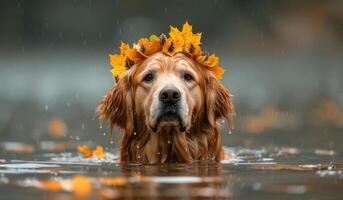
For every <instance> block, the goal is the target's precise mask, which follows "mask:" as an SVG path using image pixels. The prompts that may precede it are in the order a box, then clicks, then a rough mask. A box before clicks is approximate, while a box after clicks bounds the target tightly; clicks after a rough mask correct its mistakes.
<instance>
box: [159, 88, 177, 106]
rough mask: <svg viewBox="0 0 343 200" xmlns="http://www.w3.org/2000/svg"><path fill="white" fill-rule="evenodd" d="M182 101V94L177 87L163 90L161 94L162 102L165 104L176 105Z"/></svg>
mask: <svg viewBox="0 0 343 200" xmlns="http://www.w3.org/2000/svg"><path fill="white" fill-rule="evenodd" d="M180 99H181V93H180V91H179V90H178V89H177V88H175V87H168V88H163V89H162V90H161V92H160V101H162V102H164V103H176V102H178V101H179V100H180Z"/></svg>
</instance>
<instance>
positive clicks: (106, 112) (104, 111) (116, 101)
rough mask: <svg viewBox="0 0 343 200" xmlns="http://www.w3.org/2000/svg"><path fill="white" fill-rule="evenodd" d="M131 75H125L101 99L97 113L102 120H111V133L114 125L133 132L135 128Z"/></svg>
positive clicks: (126, 131)
mask: <svg viewBox="0 0 343 200" xmlns="http://www.w3.org/2000/svg"><path fill="white" fill-rule="evenodd" d="M130 85H131V84H130V80H129V76H128V75H125V76H124V77H122V78H121V79H119V81H118V83H117V84H116V85H114V86H113V87H112V89H111V90H109V91H108V92H107V94H106V96H105V97H104V98H103V99H102V100H101V101H100V103H99V105H98V108H97V113H98V114H99V116H100V122H101V123H103V122H104V121H109V123H110V134H112V128H113V126H115V127H118V128H120V129H122V130H124V131H125V133H126V134H131V133H132V132H133V129H134V121H133V107H132V94H131V86H130Z"/></svg>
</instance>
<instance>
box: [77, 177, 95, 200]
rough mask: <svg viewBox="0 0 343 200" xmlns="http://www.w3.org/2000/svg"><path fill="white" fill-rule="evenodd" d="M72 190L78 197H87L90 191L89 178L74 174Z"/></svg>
mask: <svg viewBox="0 0 343 200" xmlns="http://www.w3.org/2000/svg"><path fill="white" fill-rule="evenodd" d="M72 191H73V193H74V194H75V196H77V197H79V198H85V197H87V196H88V195H89V194H90V193H91V191H92V183H91V180H90V179H89V178H87V177H85V176H74V177H73V180H72Z"/></svg>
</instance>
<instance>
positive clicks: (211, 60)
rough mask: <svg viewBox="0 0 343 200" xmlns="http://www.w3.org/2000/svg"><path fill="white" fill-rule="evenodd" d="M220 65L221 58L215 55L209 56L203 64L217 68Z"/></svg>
mask: <svg viewBox="0 0 343 200" xmlns="http://www.w3.org/2000/svg"><path fill="white" fill-rule="evenodd" d="M218 63H219V58H218V57H217V56H216V55H215V54H212V55H210V56H208V58H207V59H205V60H204V62H203V64H204V65H206V66H208V67H214V66H217V65H218Z"/></svg>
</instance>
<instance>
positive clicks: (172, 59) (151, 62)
mask: <svg viewBox="0 0 343 200" xmlns="http://www.w3.org/2000/svg"><path fill="white" fill-rule="evenodd" d="M158 70H162V71H169V70H177V71H178V70H180V71H181V70H190V71H193V72H195V71H197V69H196V64H195V63H194V61H192V60H191V59H190V58H188V57H187V56H186V55H184V54H182V53H179V54H176V55H174V56H167V55H164V54H163V53H157V54H155V55H153V56H151V57H149V58H148V59H147V60H146V61H145V62H144V63H143V64H142V67H141V69H140V70H139V71H158Z"/></svg>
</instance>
